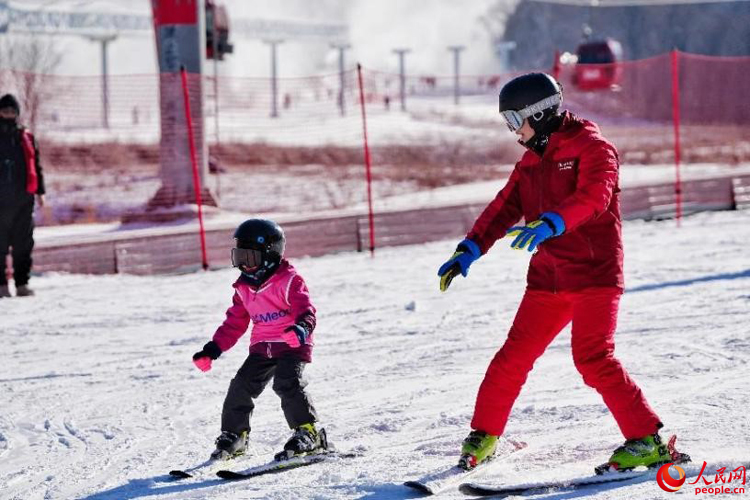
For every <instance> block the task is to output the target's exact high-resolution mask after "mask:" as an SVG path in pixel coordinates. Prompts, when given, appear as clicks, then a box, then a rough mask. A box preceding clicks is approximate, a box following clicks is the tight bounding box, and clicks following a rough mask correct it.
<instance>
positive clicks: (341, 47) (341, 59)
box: [331, 43, 351, 116]
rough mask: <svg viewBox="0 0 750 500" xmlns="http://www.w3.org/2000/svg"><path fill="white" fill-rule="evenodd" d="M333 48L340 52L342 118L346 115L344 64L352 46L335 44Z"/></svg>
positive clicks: (339, 103)
mask: <svg viewBox="0 0 750 500" xmlns="http://www.w3.org/2000/svg"><path fill="white" fill-rule="evenodd" d="M331 48H334V49H337V50H338V51H339V96H338V105H339V111H340V112H341V116H344V115H346V95H345V90H346V73H345V64H344V52H346V50H347V49H349V48H351V45H349V44H348V43H344V44H341V43H333V44H331Z"/></svg>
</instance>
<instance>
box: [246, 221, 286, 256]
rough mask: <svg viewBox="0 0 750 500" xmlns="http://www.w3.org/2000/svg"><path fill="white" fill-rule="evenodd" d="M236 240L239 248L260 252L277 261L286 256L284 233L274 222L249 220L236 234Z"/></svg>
mask: <svg viewBox="0 0 750 500" xmlns="http://www.w3.org/2000/svg"><path fill="white" fill-rule="evenodd" d="M234 239H235V240H236V242H237V248H246V249H252V250H260V251H262V252H264V253H266V254H267V256H268V258H271V259H275V260H281V257H283V256H284V247H285V245H286V238H285V237H284V231H283V230H282V229H281V227H280V226H279V225H278V224H276V223H275V222H274V221H272V220H268V219H248V220H246V221H245V222H243V223H242V224H240V225H239V227H238V228H237V230H236V231H235V232H234Z"/></svg>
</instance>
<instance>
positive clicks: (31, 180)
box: [21, 128, 44, 194]
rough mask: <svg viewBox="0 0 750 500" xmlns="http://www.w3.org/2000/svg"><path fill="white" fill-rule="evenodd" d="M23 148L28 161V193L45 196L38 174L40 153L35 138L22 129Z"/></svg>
mask: <svg viewBox="0 0 750 500" xmlns="http://www.w3.org/2000/svg"><path fill="white" fill-rule="evenodd" d="M21 147H22V148H23V156H24V159H25V160H26V192H27V193H29V194H44V188H43V187H42V189H41V190H40V189H39V187H40V185H41V179H40V175H41V174H39V173H38V172H37V169H38V168H39V165H38V162H37V160H38V158H37V155H38V152H37V149H36V144H35V141H34V136H33V135H32V134H31V132H29V131H28V130H27V129H25V128H22V129H21Z"/></svg>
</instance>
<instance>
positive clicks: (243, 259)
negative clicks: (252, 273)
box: [232, 247, 263, 269]
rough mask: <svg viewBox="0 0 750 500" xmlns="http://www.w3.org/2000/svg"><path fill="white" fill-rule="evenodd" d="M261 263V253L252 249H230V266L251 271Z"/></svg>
mask: <svg viewBox="0 0 750 500" xmlns="http://www.w3.org/2000/svg"><path fill="white" fill-rule="evenodd" d="M262 263H263V252H261V251H260V250H255V249H252V248H236V247H235V248H232V265H233V266H234V267H242V266H244V267H246V268H248V269H252V268H254V267H257V266H260V265H261V264H262Z"/></svg>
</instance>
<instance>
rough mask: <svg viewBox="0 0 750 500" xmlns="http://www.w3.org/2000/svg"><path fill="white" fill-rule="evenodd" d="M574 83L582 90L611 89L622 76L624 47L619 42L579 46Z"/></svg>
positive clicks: (608, 40) (600, 42)
mask: <svg viewBox="0 0 750 500" xmlns="http://www.w3.org/2000/svg"><path fill="white" fill-rule="evenodd" d="M576 55H577V56H578V61H577V62H576V68H575V74H574V77H573V82H574V83H575V85H576V86H577V87H578V88H579V89H581V90H600V89H611V88H612V87H613V86H616V85H618V84H619V83H620V78H621V76H622V67H621V65H620V62H621V61H622V45H620V42H618V41H617V40H613V39H611V38H607V39H605V40H591V41H588V42H584V43H582V44H581V45H579V46H578V49H577V50H576Z"/></svg>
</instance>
